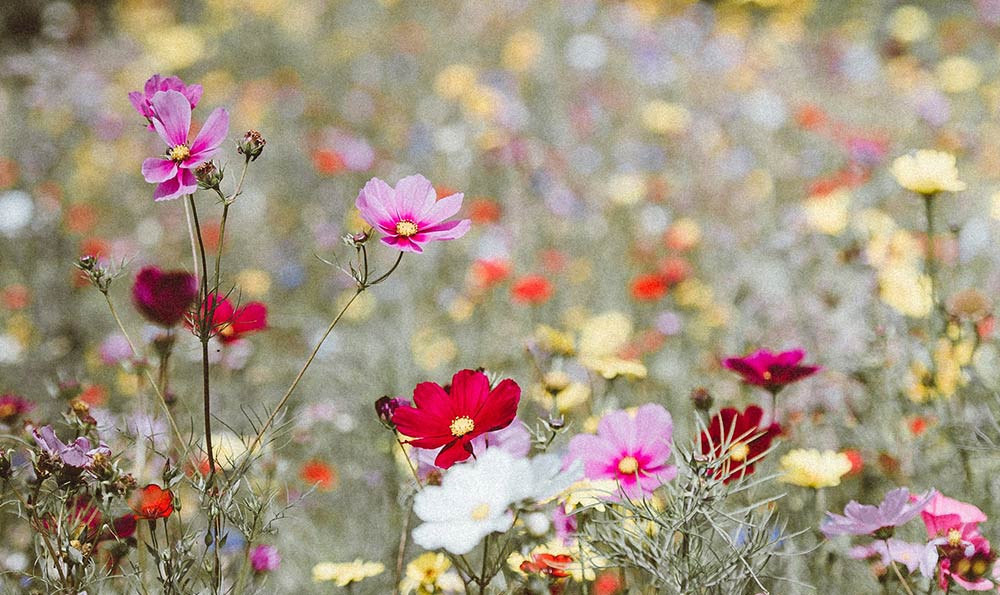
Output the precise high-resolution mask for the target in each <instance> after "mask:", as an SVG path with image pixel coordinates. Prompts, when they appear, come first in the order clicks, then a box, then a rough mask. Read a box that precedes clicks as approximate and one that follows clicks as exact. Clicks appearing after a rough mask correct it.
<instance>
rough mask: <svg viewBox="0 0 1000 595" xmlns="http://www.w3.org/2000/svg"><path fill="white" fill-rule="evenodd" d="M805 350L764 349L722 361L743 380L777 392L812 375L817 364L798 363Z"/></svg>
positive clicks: (817, 367) (815, 370)
mask: <svg viewBox="0 0 1000 595" xmlns="http://www.w3.org/2000/svg"><path fill="white" fill-rule="evenodd" d="M805 356H806V352H805V351H802V350H801V349H794V350H792V351H783V352H781V353H771V352H770V351H768V350H766V349H761V350H760V351H758V352H756V353H754V354H752V355H747V356H744V357H730V358H727V359H726V360H724V361H723V362H722V365H723V366H725V367H726V368H728V369H730V370H732V371H733V372H736V373H737V374H739V375H740V376H742V377H743V382H746V383H747V384H752V385H754V386H759V387H761V388H764V389H765V390H767V391H769V392H771V393H775V394H777V393H778V391H780V390H781V389H783V388H785V386H786V385H788V384H791V383H793V382H796V381H799V380H802V379H803V378H806V377H807V376H812V375H813V374H815V373H816V372H818V371H819V366H802V365H799V364H800V362H801V361H802V359H803V358H805Z"/></svg>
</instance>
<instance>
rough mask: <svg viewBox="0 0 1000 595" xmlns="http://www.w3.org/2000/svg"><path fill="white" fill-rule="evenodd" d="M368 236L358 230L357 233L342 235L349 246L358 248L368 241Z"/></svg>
mask: <svg viewBox="0 0 1000 595" xmlns="http://www.w3.org/2000/svg"><path fill="white" fill-rule="evenodd" d="M369 237H370V236H369V235H368V234H367V233H365V232H363V231H359V232H358V233H349V234H347V235H346V236H344V243H345V244H347V245H348V246H350V247H351V248H358V247H360V246H362V245H364V243H365V242H367V241H368V238H369Z"/></svg>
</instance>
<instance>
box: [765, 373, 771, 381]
mask: <svg viewBox="0 0 1000 595" xmlns="http://www.w3.org/2000/svg"><path fill="white" fill-rule="evenodd" d="M770 379H771V373H770V372H764V380H770Z"/></svg>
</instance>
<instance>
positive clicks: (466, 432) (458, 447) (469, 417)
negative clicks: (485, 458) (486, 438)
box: [392, 370, 521, 469]
mask: <svg viewBox="0 0 1000 595" xmlns="http://www.w3.org/2000/svg"><path fill="white" fill-rule="evenodd" d="M520 401H521V387H519V386H518V385H517V383H516V382H514V381H513V380H511V379H509V378H508V379H506V380H503V381H501V382H500V383H499V384H497V385H496V388H494V389H492V390H490V381H489V379H488V378H486V374H483V373H482V372H476V371H475V370H462V371H461V372H458V373H457V374H455V375H454V376H453V377H452V379H451V387H450V388H449V389H448V390H445V389H444V388H442V387H441V386H439V385H438V384H435V383H433V382H421V383H420V384H418V385H417V387H416V388H414V389H413V406H410V405H400V406H399V407H397V408H396V410H395V411H394V412H393V414H392V423H394V424H395V425H396V429H397V430H398V431H399V433H400V434H403V435H404V436H408V437H409V438H410V440H407V441H406V442H407V443H409V444H412V445H413V446H415V447H417V448H427V449H435V448H440V449H441V450H440V452H438V455H437V457H436V458H435V459H434V464H435V465H437V466H438V467H440V468H442V469H447V468H449V467H451V466H452V465H454V464H455V463H457V462H459V461H464V460H465V459H467V458H469V457H471V456H472V455H473V448H474V447H473V445H472V441H473V440H475V438H476V437H477V436H480V435H482V434H486V433H488V432H496V431H497V430H502V429H503V428H506V427H507V426H509V425H510V423H511V422H512V421H514V416H515V415H516V414H517V405H518V403H520Z"/></svg>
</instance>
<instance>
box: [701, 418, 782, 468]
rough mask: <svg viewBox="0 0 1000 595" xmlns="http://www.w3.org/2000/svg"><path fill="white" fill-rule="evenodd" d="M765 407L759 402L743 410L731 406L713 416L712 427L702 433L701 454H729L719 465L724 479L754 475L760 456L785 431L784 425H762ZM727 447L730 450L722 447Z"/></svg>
mask: <svg viewBox="0 0 1000 595" xmlns="http://www.w3.org/2000/svg"><path fill="white" fill-rule="evenodd" d="M763 416H764V410H763V409H761V408H760V407H758V406H756V405H751V406H750V407H747V408H746V410H745V411H744V412H743V413H740V412H739V411H737V410H736V409H733V408H731V407H727V408H725V409H723V410H721V411H719V412H718V413H716V414H715V416H714V417H713V418H712V421H711V423H710V424H709V425H708V429H707V430H706V431H705V432H702V434H701V454H704V455H707V454H711V455H712V456H714V457H717V458H722V457H726V458H727V459H728V461H727V462H726V464H723V465H722V466H721V467H719V468H718V469H716V471H715V477H716V478H719V477H723V482H725V483H729V482H730V481H733V480H734V479H738V478H740V477H744V476H747V475H750V474H752V473H753V472H754V464H755V463H756V461H757V459H758V457H760V455H762V454H763V453H764V452H766V451H767V449H768V448H770V447H771V441H772V440H773V439H774V438H775V437H776V436H778V435H779V434H781V426H779V425H778V424H776V423H775V424H771V425H770V426H768V427H764V428H762V427H761V426H760V422H761V418H762V417H763ZM724 447H726V448H727V450H726V452H723V451H722V449H723V448H724Z"/></svg>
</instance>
